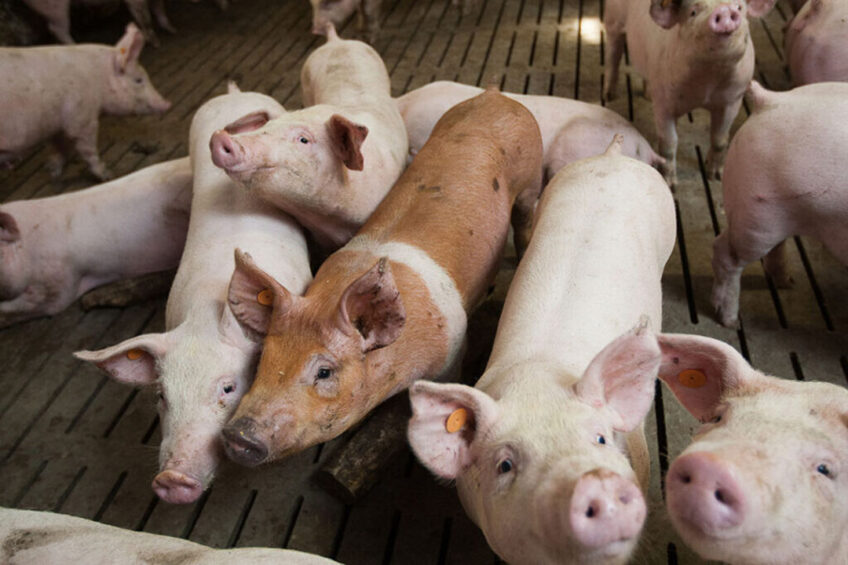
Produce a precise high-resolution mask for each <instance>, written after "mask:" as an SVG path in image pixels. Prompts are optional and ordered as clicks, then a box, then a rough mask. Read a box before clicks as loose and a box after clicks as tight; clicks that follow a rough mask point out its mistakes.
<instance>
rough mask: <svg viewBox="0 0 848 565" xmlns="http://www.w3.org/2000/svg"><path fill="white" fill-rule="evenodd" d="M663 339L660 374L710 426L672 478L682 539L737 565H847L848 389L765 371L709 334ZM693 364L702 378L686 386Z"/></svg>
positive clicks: (669, 500)
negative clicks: (685, 376) (685, 375)
mask: <svg viewBox="0 0 848 565" xmlns="http://www.w3.org/2000/svg"><path fill="white" fill-rule="evenodd" d="M658 338H659V344H660V348H661V350H662V358H663V359H662V364H661V366H660V373H659V374H660V378H661V379H662V380H663V381H664V382H665V384H666V385H668V387H669V388H670V389H671V390H672V392H674V395H675V396H676V397H677V399H678V401H679V402H680V403H681V404H682V405H683V406H684V408H686V410H688V411H689V413H690V414H692V416H694V417H695V418H697V419H698V420H700V421H701V423H702V424H703V425H702V426H701V427H700V429H698V430H697V432H696V433H695V437H694V438H693V441H692V444H691V445H690V446H689V447H687V448H686V449H685V450H684V451H683V453H682V454H680V456H679V457H677V459H675V461H674V462H673V463H672V464H671V466H670V467H669V470H668V473H667V474H666V478H665V492H666V505H667V507H668V514H669V516H670V517H671V522H672V524H673V525H674V527H675V529H676V530H677V531H678V532H679V533H680V536H681V537H682V538H683V541H684V542H686V544H687V545H688V546H690V547H691V548H692V549H694V550H695V551H696V552H697V553H698V554H699V555H700V556H701V557H703V558H705V559H710V560H715V561H721V562H726V563H730V564H732V565H743V564H744V565H795V564H798V563H804V564H810V565H830V564H836V563H848V476H846V473H845V471H846V469H848V450H846V449H845V446H846V445H848V391H846V390H845V388H843V387H841V386H836V385H833V384H830V383H821V382H797V381H794V380H789V379H779V378H775V377H769V376H766V375H764V374H762V373H760V372H759V371H756V370H754V369H753V368H751V366H750V365H749V364H748V363H747V361H745V359H744V358H743V357H742V356H741V355H740V354H739V353H737V352H736V350H735V349H733V348H732V347H730V346H729V345H727V344H726V343H723V342H721V341H718V340H715V339H711V338H708V337H702V336H695V335H682V334H660V335H659V336H658ZM692 369H694V370H696V371H698V372H700V373H701V374H703V375H704V379H703V382H702V383H698V382H697V381H696V382H695V383H693V382H692V381H690V380H686V379H683V380H682V382H681V379H680V377H679V375H680V374H681V372H682V371H685V370H692ZM839 378H840V379H841V376H840V377H839ZM683 383H686V384H685V385H684V384H683ZM693 384H694V386H693Z"/></svg>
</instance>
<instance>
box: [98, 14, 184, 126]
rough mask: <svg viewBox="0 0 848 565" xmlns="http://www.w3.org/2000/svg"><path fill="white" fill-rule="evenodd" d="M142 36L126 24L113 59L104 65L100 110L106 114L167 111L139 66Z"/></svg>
mask: <svg viewBox="0 0 848 565" xmlns="http://www.w3.org/2000/svg"><path fill="white" fill-rule="evenodd" d="M143 47H144V35H143V34H142V33H141V31H140V30H139V29H138V28H137V27H136V26H135V25H134V24H129V25H128V26H127V30H126V32H125V33H124V36H123V37H122V38H121V39H120V40H119V41H118V43H117V45H115V49H114V50H115V53H114V58H113V59H112V60H111V61H109V62H108V64H110V65H111V67H112V68H111V69H108V70H107V73H106V76H107V77H108V83H107V85H105V87H106V92H104V93H103V96H102V100H103V110H104V111H105V112H106V113H109V114H117V115H125V114H154V113H155V114H161V113H163V112H167V111H168V110H169V109H170V108H171V103H170V102H168V101H167V100H165V98H163V97H162V95H161V94H159V92H158V91H157V90H156V88H155V87H154V86H153V83H152V82H150V77H148V76H147V71H145V70H144V67H142V66H141V63H139V60H138V58H139V56H140V55H141V50H142V48H143Z"/></svg>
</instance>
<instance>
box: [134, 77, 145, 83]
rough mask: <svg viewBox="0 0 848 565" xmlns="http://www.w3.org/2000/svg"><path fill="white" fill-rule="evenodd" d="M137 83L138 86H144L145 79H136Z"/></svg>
mask: <svg viewBox="0 0 848 565" xmlns="http://www.w3.org/2000/svg"><path fill="white" fill-rule="evenodd" d="M135 83H136V84H143V83H144V79H143V78H141V77H138V78H137V79H135Z"/></svg>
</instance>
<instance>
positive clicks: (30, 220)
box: [0, 157, 192, 327]
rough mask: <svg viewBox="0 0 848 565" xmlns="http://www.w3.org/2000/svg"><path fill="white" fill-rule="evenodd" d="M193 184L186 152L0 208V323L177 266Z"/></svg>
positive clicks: (59, 307) (50, 309)
mask: <svg viewBox="0 0 848 565" xmlns="http://www.w3.org/2000/svg"><path fill="white" fill-rule="evenodd" d="M191 182H192V177H191V165H190V164H189V162H188V157H185V158H183V159H176V160H174V161H168V162H166V163H160V164H158V165H153V166H150V167H147V168H144V169H142V170H140V171H137V172H135V173H132V174H130V175H127V176H125V177H122V178H120V179H117V180H113V181H110V182H107V183H104V184H101V185H98V186H94V187H92V188H88V189H85V190H80V191H78V192H71V193H68V194H60V195H58V196H51V197H48V198H39V199H35V200H21V201H17V202H9V203H7V204H3V205H2V206H0V327H4V326H7V325H9V324H12V323H15V322H19V321H22V320H28V319H30V318H36V317H38V316H49V315H53V314H57V313H59V312H61V311H62V310H64V309H65V308H67V307H68V306H69V305H70V304H71V303H72V302H73V301H74V300H76V299H77V298H78V297H80V296H81V295H83V294H85V292H87V291H88V290H90V289H92V288H94V287H96V286H100V285H102V284H106V283H109V282H112V281H116V280H118V279H123V278H130V277H135V276H138V275H143V274H146V273H153V272H156V271H164V270H166V269H172V268H174V267H176V266H177V264H178V263H179V260H180V255H181V254H182V252H183V245H184V243H185V238H186V231H187V230H188V212H189V207H190V205H191Z"/></svg>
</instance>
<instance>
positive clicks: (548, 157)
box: [395, 81, 665, 182]
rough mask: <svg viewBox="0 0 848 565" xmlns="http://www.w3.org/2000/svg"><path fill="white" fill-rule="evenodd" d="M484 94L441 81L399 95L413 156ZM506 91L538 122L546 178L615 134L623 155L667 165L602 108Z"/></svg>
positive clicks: (597, 152)
mask: <svg viewBox="0 0 848 565" xmlns="http://www.w3.org/2000/svg"><path fill="white" fill-rule="evenodd" d="M481 92H483V89H482V88H477V87H475V86H469V85H467V84H460V83H458V82H450V81H437V82H432V83H430V84H427V85H425V86H422V87H421V88H416V89H415V90H413V91H411V92H407V93H406V94H404V95H403V96H401V97H399V98H396V99H395V100H396V101H397V105H398V109H399V110H400V114H401V116H403V121H404V123H405V124H406V131H407V134H408V135H409V154H410V155H411V156H413V155H415V154H417V153H418V150H419V149H421V146H423V145H424V143H426V142H427V139H428V138H429V137H430V132H431V131H433V126H435V125H436V122H437V121H438V120H439V118H441V117H442V114H444V113H445V112H447V111H448V109H450V108H451V107H452V106H454V105H456V104H458V103H460V102H462V101H463V100H467V99H469V98H471V97H472V96H477V95H478V94H480V93H481ZM504 95H505V96H509V97H510V98H512V99H514V100H517V101H519V102H521V103H522V104H523V105H524V106H525V107H526V108H527V109H528V110H530V112H531V113H532V114H533V116H534V117H535V118H536V121H537V122H539V130H540V131H541V132H542V145H543V147H544V151H545V156H544V167H545V181H546V182H547V181H548V180H550V178H551V177H553V176H554V175H555V174H556V172H557V171H558V170H560V169H561V168H562V167H564V166H565V165H567V164H569V163H571V162H573V161H578V160H580V159H585V158H586V157H592V156H595V155H600V154H601V153H603V152H604V150H605V149H606V148H607V145H609V140H610V139H612V136H613V135H615V134H616V133H620V134H622V135H623V136H624V143H623V146H622V154H623V155H626V156H628V157H633V158H634V159H639V160H641V161H644V162H646V163H648V164H650V165H652V166H654V167H658V168H660V167H662V166H663V164H664V163H665V161H664V160H663V158H662V157H660V156H659V155H657V154H656V153H654V150H653V149H651V146H650V144H649V143H648V142H647V140H645V138H644V137H642V135H641V134H640V133H639V132H638V130H636V128H634V127H633V125H632V124H631V123H630V122H628V121H627V120H625V119H624V118H622V117H621V116H619V115H618V114H616V113H615V112H613V111H612V110H608V109H606V108H604V107H603V106H599V105H596V104H588V103H586V102H580V101H579V100H569V99H567V98H559V97H557V96H532V95H530V96H527V95H523V94H510V93H507V92H505V93H504Z"/></svg>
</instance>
